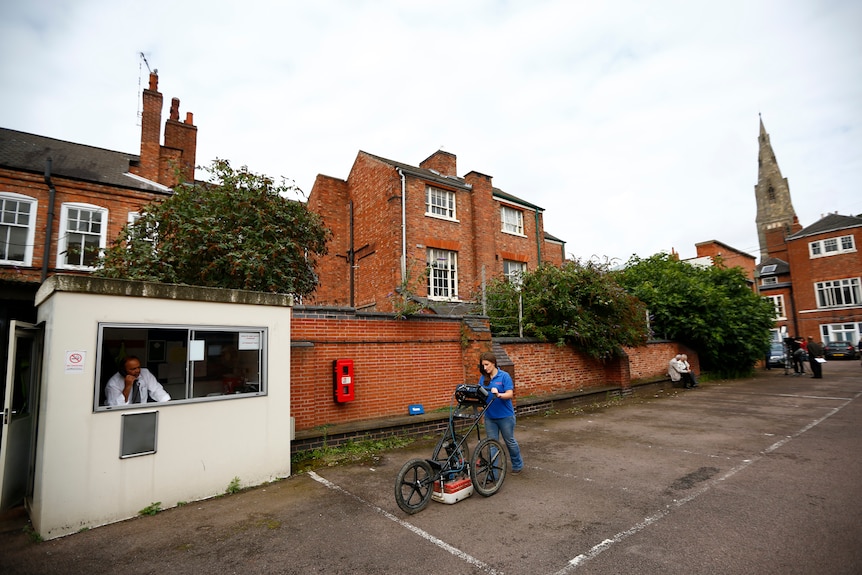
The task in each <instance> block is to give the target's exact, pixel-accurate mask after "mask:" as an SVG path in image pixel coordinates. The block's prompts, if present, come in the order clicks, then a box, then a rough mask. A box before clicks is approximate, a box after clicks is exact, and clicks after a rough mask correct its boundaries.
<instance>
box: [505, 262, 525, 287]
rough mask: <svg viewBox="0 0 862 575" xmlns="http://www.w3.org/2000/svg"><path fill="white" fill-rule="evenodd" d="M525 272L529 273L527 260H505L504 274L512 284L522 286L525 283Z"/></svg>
mask: <svg viewBox="0 0 862 575" xmlns="http://www.w3.org/2000/svg"><path fill="white" fill-rule="evenodd" d="M513 268H517V269H513ZM525 273H527V262H519V261H516V260H503V276H505V278H506V281H508V282H509V283H511V284H512V285H516V286H518V287H520V286H521V284H522V283H523V276H524V274H525Z"/></svg>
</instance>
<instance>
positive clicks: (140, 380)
mask: <svg viewBox="0 0 862 575" xmlns="http://www.w3.org/2000/svg"><path fill="white" fill-rule="evenodd" d="M105 397H106V400H105V404H106V405H128V404H130V403H147V402H150V401H170V399H171V395H170V394H169V393H168V392H167V391H165V388H164V387H162V384H161V383H159V380H157V379H156V376H154V375H153V374H152V373H151V372H150V370H149V369H147V368H145V367H141V360H140V359H138V358H137V357H135V356H134V355H130V356H128V357H126V358H125V359H124V360H123V361H122V363H121V364H120V370H119V371H118V372H117V373H115V374H114V375H113V376H111V379H109V380H108V383H107V384H106V385H105Z"/></svg>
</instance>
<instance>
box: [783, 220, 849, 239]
mask: <svg viewBox="0 0 862 575" xmlns="http://www.w3.org/2000/svg"><path fill="white" fill-rule="evenodd" d="M860 226H862V218H860V217H859V216H842V215H840V214H827V215H826V216H824V217H822V218H820V219H819V220H817V221H816V222H814V223H813V224H811V225H810V226H808V227H806V228H802V229H801V230H799V231H798V232H796V233H795V234H791V235H789V236H787V239H788V241H789V240H797V239H799V238H804V237H806V236H814V235H817V234H823V233H827V232H837V231H841V230H846V229H848V228H858V227H860Z"/></svg>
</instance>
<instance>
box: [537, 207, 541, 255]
mask: <svg viewBox="0 0 862 575" xmlns="http://www.w3.org/2000/svg"><path fill="white" fill-rule="evenodd" d="M536 259H537V260H538V262H539V265H541V264H542V238H540V237H539V208H536Z"/></svg>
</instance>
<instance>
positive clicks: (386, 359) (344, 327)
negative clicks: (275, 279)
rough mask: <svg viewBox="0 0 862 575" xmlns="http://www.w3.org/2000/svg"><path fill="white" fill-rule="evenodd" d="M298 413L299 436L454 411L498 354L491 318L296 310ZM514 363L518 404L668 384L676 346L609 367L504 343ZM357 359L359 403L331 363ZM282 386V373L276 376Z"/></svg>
mask: <svg viewBox="0 0 862 575" xmlns="http://www.w3.org/2000/svg"><path fill="white" fill-rule="evenodd" d="M291 341H292V342H293V344H294V345H293V347H292V348H291V368H290V378H291V381H290V385H291V405H290V409H291V416H293V417H294V418H295V424H296V429H297V430H306V429H314V428H316V427H320V426H325V425H336V424H343V423H349V422H358V421H365V420H373V419H378V418H384V417H397V416H406V415H407V408H408V405H410V404H413V403H419V404H422V405H423V407H424V409H425V411H426V412H431V411H434V410H436V409H440V408H445V407H448V406H449V404H450V401H451V398H452V393H453V391H454V388H455V386H456V385H458V384H461V383H465V382H467V383H475V382H476V381H478V374H477V372H476V368H475V366H476V363H477V359H478V356H479V353H481V352H482V351H487V350H489V349H491V341H490V332H489V331H488V325H487V320H484V319H480V318H465V320H464V321H463V322H462V321H461V319H460V318H453V317H439V316H422V317H417V318H410V319H407V320H397V319H394V318H393V317H392V316H391V315H388V314H355V313H354V312H352V311H348V310H333V309H327V308H295V309H294V315H293V318H292V320H291ZM500 345H501V347H502V348H503V350H504V351H505V352H506V354H507V355H508V357H509V359H511V360H512V361H513V364H514V372H515V387H516V391H517V395H518V397H527V396H538V397H541V396H546V395H552V394H558V393H563V392H571V391H578V390H583V389H589V388H591V387H603V386H606V385H621V386H623V387H628V386H629V385H630V383H631V381H636V380H647V379H650V378H658V377H664V376H665V375H666V374H667V364H668V361H669V360H670V358H671V357H673V356H674V355H676V354H677V353H688V355H689V362H690V363H691V364H692V365H693V366H694V367H695V370H696V371H697V372H699V371H700V369H699V367H698V363H697V357H696V355H695V354H694V353H691V351H690V350H686V349H685V348H682V347H681V346H678V345H677V344H674V343H656V344H650V345H648V346H645V347H643V348H636V349H628V350H626V351H627V353H628V361H625V360H624V359H623V360H620V361H615V362H609V363H608V364H602V363H601V362H598V361H595V360H592V359H589V358H585V357H583V356H581V355H580V354H579V353H577V352H575V351H573V350H572V348H569V347H558V346H556V345H554V344H547V343H530V342H524V341H518V342H514V343H513V342H505V343H501V344H500ZM336 359H353V360H354V374H355V393H356V397H355V400H354V401H353V402H350V403H344V404H339V403H336V402H335V400H334V398H333V370H332V366H333V361H334V360H336ZM271 378H272V379H273V384H277V379H276V378H275V376H271Z"/></svg>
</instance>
